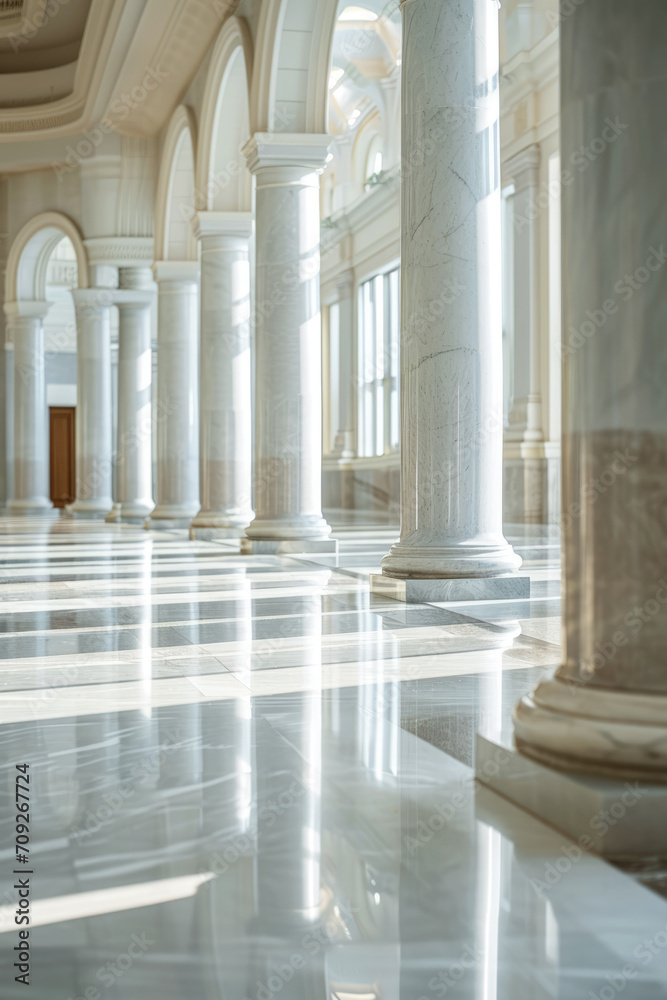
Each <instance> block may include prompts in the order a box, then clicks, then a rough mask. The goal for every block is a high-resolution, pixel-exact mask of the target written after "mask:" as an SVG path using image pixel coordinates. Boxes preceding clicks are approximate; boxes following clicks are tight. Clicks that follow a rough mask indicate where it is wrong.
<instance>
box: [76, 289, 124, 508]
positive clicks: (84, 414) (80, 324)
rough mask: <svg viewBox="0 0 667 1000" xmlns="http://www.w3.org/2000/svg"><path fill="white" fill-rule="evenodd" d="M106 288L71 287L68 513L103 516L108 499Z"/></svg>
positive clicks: (109, 423)
mask: <svg viewBox="0 0 667 1000" xmlns="http://www.w3.org/2000/svg"><path fill="white" fill-rule="evenodd" d="M113 294H114V293H113V292H112V291H111V290H110V289H104V288H94V289H75V290H74V291H73V292H72V296H73V298H74V306H75V309H76V381H77V391H76V487H75V490H76V500H75V501H74V503H72V504H69V506H68V508H67V510H68V512H69V513H70V514H75V515H80V516H82V517H94V516H100V515H106V514H108V513H109V511H110V510H111V508H112V507H113V499H112V485H111V481H112V471H113V465H112V409H111V329H110V310H111V303H112V301H113Z"/></svg>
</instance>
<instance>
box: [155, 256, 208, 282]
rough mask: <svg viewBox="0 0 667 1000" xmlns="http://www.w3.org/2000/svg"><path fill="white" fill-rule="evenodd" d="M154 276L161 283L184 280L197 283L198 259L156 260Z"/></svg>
mask: <svg viewBox="0 0 667 1000" xmlns="http://www.w3.org/2000/svg"><path fill="white" fill-rule="evenodd" d="M153 277H154V278H155V280H156V281H157V283H158V284H160V283H161V282H163V281H183V282H191V283H193V284H196V283H197V282H198V281H199V261H198V260H156V261H155V263H154V264H153Z"/></svg>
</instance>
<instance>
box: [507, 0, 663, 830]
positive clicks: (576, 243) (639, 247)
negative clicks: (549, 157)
mask: <svg viewBox="0 0 667 1000" xmlns="http://www.w3.org/2000/svg"><path fill="white" fill-rule="evenodd" d="M560 30H561V40H560V45H561V144H562V162H563V163H574V162H576V155H577V154H579V155H580V157H581V156H583V155H585V154H582V153H581V150H582V148H583V149H585V150H587V151H588V155H587V156H586V159H587V161H588V166H587V167H586V169H585V170H573V171H572V175H573V179H572V181H571V182H570V183H569V184H566V185H564V186H563V191H562V275H563V277H562V282H563V284H562V336H563V339H562V353H563V466H562V468H563V518H562V524H563V529H564V535H563V557H564V567H565V571H564V585H565V606H564V616H565V629H564V631H565V654H564V660H563V664H562V666H561V667H560V668H559V669H558V670H557V671H556V674H555V676H554V677H552V678H550V679H548V680H545V681H544V682H542V683H540V684H539V685H538V687H537V688H536V690H535V691H534V692H533V694H532V695H531V696H530V697H527V698H525V699H523V701H522V702H521V703H520V705H519V706H518V707H517V709H516V719H515V737H516V741H517V745H518V746H519V747H520V748H521V749H522V751H523V752H524V753H525V754H528V755H530V756H532V757H536V758H538V759H540V760H542V761H546V762H547V763H549V764H553V765H554V766H555V767H558V768H562V769H565V770H573V771H574V770H581V771H585V772H597V773H602V774H607V775H611V776H618V777H622V776H624V775H631V776H632V777H637V778H639V777H645V778H647V779H648V780H649V781H653V782H662V783H664V782H667V517H666V516H665V497H666V495H667V406H666V405H665V386H666V385H667V337H666V336H665V330H666V329H667V296H665V280H666V279H665V275H666V274H667V267H666V265H667V245H666V241H665V235H666V233H667V199H666V198H665V190H664V188H665V179H664V169H663V160H662V159H661V158H660V155H659V153H660V150H661V149H662V148H664V136H665V135H667V103H666V102H665V99H664V89H665V82H666V81H667V63H666V62H665V59H664V40H665V38H667V8H666V7H665V5H664V3H662V2H661V0H645V2H644V3H642V4H641V5H640V6H639V7H637V6H632V5H628V4H627V3H623V2H622V0H587V2H586V4H585V5H583V6H579V7H576V8H575V9H574V11H573V13H572V14H570V15H569V16H568V17H567V18H565V19H563V20H562V22H561V29H560ZM612 53H613V59H612V58H611V54H612ZM664 801H665V800H664V798H663V802H664ZM656 815H657V814H656ZM663 835H664V826H663ZM663 844H664V839H663Z"/></svg>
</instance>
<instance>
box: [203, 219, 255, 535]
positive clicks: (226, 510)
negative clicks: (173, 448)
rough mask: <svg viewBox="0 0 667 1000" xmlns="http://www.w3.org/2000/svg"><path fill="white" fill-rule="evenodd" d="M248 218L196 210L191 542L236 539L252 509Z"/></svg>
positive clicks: (249, 231)
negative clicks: (195, 479)
mask: <svg viewBox="0 0 667 1000" xmlns="http://www.w3.org/2000/svg"><path fill="white" fill-rule="evenodd" d="M250 233H251V218H250V215H249V213H248V214H246V213H244V212H238V213H224V214H223V213H204V212H202V213H200V214H199V217H198V230H197V235H198V238H199V239H200V241H201V268H202V274H201V356H200V396H199V423H200V435H201V440H200V451H201V456H200V472H199V477H200V489H201V509H200V511H199V513H198V514H197V516H196V517H195V519H194V520H193V521H192V524H191V528H190V533H191V535H192V537H209V536H210V535H223V536H224V535H229V536H233V537H240V536H241V535H242V534H243V531H244V529H245V528H246V527H247V525H248V524H250V521H251V519H252V516H253V512H252V496H251V494H252V368H251V354H250V263H249V255H248V240H249V238H250Z"/></svg>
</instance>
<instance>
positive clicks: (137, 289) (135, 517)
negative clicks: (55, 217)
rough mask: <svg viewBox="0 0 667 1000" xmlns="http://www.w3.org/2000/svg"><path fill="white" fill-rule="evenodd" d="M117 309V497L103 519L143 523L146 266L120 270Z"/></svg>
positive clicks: (147, 412) (148, 414)
mask: <svg viewBox="0 0 667 1000" xmlns="http://www.w3.org/2000/svg"><path fill="white" fill-rule="evenodd" d="M119 286H120V287H119V290H118V291H117V292H116V293H115V296H114V300H115V302H116V304H117V306H118V423H117V434H118V441H117V445H116V498H115V503H114V506H113V509H112V510H111V511H110V513H109V514H108V515H107V518H106V519H107V521H110V522H112V521H135V522H141V523H143V522H144V521H145V519H146V518H147V517H148V515H149V514H150V513H151V511H152V509H153V506H154V504H153V500H152V492H153V491H152V467H151V452H152V448H151V443H152V442H151V437H152V428H153V415H152V409H151V366H152V357H151V352H152V348H151V305H152V303H153V298H154V293H153V281H152V275H151V271H150V268H147V267H121V268H120V269H119Z"/></svg>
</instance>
